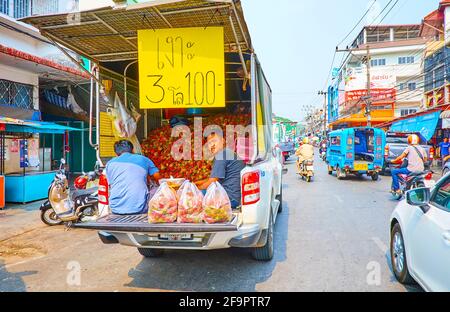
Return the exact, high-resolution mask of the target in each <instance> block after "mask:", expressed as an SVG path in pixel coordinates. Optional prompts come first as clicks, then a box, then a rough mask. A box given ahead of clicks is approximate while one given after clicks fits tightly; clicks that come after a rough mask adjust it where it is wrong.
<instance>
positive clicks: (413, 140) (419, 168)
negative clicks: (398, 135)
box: [391, 134, 427, 194]
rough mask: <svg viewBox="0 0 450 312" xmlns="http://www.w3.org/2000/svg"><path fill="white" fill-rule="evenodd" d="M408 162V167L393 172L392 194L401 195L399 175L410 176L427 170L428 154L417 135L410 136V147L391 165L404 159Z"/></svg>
mask: <svg viewBox="0 0 450 312" xmlns="http://www.w3.org/2000/svg"><path fill="white" fill-rule="evenodd" d="M405 158H406V159H407V160H408V165H407V166H406V167H403V168H399V169H393V170H392V192H393V193H397V194H398V193H401V190H400V183H399V175H401V174H406V175H409V174H411V173H413V172H423V171H424V170H425V162H426V161H427V153H426V151H425V150H424V149H423V147H421V146H420V145H419V137H418V136H417V135H415V134H412V135H410V136H408V147H407V148H406V149H405V151H404V152H403V153H402V154H401V155H400V156H398V157H397V158H396V159H394V160H393V161H391V163H394V164H395V163H398V162H400V161H402V160H403V159H405Z"/></svg>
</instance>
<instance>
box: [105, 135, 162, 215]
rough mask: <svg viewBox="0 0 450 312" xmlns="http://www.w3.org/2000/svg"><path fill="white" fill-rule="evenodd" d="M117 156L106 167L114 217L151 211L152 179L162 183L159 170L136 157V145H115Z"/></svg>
mask: <svg viewBox="0 0 450 312" xmlns="http://www.w3.org/2000/svg"><path fill="white" fill-rule="evenodd" d="M114 151H115V153H116V155H117V157H115V158H113V159H111V160H110V161H109V162H108V164H107V165H106V177H107V179H108V184H109V207H110V208H111V211H112V213H113V214H119V215H129V214H143V213H146V212H147V209H148V207H147V205H148V196H149V190H148V186H147V183H148V181H149V179H152V178H153V179H154V180H155V181H156V182H158V181H159V179H160V176H159V170H158V168H156V166H155V164H154V163H153V162H152V161H151V160H150V159H148V158H147V157H145V156H141V155H137V154H133V144H132V143H131V142H130V141H127V140H121V141H118V142H116V143H115V144H114Z"/></svg>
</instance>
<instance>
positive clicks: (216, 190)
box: [203, 182, 232, 223]
mask: <svg viewBox="0 0 450 312" xmlns="http://www.w3.org/2000/svg"><path fill="white" fill-rule="evenodd" d="M231 216H232V210H231V203H230V198H229V197H228V194H227V192H226V191H225V189H224V188H223V187H222V185H220V183H219V182H214V183H213V184H211V185H210V186H209V187H208V189H207V190H206V195H205V197H204V198H203V220H204V221H205V222H206V223H225V222H230V220H231Z"/></svg>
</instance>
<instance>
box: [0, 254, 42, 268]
mask: <svg viewBox="0 0 450 312" xmlns="http://www.w3.org/2000/svg"><path fill="white" fill-rule="evenodd" d="M45 256H46V255H43V256H39V257H35V258H31V259H27V260H23V261H19V262H14V263H11V264H6V265H4V266H1V267H0V270H3V269H8V268H12V267H14V266H16V265H20V264H24V263H28V262H32V261H36V260H39V259H42V258H45Z"/></svg>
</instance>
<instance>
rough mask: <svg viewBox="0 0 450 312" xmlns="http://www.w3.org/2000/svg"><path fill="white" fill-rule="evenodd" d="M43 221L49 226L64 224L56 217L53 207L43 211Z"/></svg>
mask: <svg viewBox="0 0 450 312" xmlns="http://www.w3.org/2000/svg"><path fill="white" fill-rule="evenodd" d="M41 220H42V222H44V223H45V224H47V225H49V226H55V225H60V224H62V223H63V222H62V221H61V220H60V219H59V218H58V217H57V216H56V213H55V211H54V210H53V208H51V207H49V208H46V209H44V210H41Z"/></svg>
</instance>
